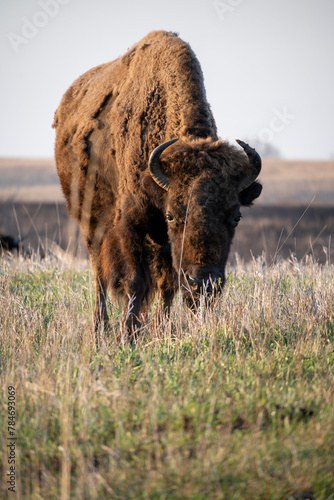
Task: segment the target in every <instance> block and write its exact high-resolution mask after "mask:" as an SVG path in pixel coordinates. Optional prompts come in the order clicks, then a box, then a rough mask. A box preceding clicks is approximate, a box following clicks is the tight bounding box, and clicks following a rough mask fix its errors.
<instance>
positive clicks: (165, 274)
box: [53, 31, 262, 339]
mask: <svg viewBox="0 0 334 500" xmlns="http://www.w3.org/2000/svg"><path fill="white" fill-rule="evenodd" d="M53 126H54V127H55V128H56V146H55V157H56V163H57V171H58V175H59V178H60V182H61V185H62V189H63V192H64V195H65V198H66V202H67V209H68V212H69V214H70V215H71V216H72V217H74V218H75V219H76V220H78V222H79V224H80V228H81V232H82V235H83V237H84V239H85V241H86V244H87V248H88V251H89V254H90V258H91V263H92V267H93V271H94V275H95V281H96V305H95V313H94V314H95V331H96V332H98V331H99V330H100V328H101V327H103V328H104V329H108V315H107V311H106V293H107V288H108V287H109V288H110V289H111V290H112V292H113V293H114V294H115V295H116V296H117V297H121V298H123V299H124V302H125V314H124V320H125V331H126V332H127V334H128V335H129V337H130V338H131V339H133V338H135V337H136V334H137V333H138V330H139V328H140V317H141V310H142V306H143V304H144V303H145V302H146V303H148V302H149V301H150V299H151V298H152V296H153V294H154V293H155V292H156V291H157V290H158V291H159V292H160V296H161V299H162V301H163V304H164V306H165V307H166V308H167V309H169V307H170V305H171V302H172V300H173V297H174V295H175V293H176V291H177V290H178V288H179V286H180V285H181V288H182V290H183V295H184V298H185V301H186V303H187V304H188V305H189V306H191V307H192V306H193V305H194V304H195V303H196V300H197V299H198V297H199V296H200V294H201V293H202V292H203V290H206V293H209V294H210V293H212V294H214V293H215V292H216V291H219V290H221V288H222V287H223V285H224V281H225V266H226V261H227V257H228V254H229V250H230V246H231V242H232V239H233V236H234V232H235V228H236V226H237V224H238V222H239V220H240V218H241V213H240V206H241V205H246V206H250V205H251V204H252V203H253V201H254V199H255V198H257V197H258V196H259V195H260V193H261V189H262V186H261V184H260V183H259V182H257V181H256V179H257V177H258V175H259V173H260V170H261V159H260V157H259V155H258V154H257V153H256V151H255V150H254V149H252V148H251V147H250V146H248V145H247V144H245V143H244V142H242V141H238V143H239V145H240V146H241V148H240V147H237V146H234V145H231V144H228V143H227V142H224V141H222V140H219V139H218V136H217V130H216V125H215V121H214V118H213V115H212V113H211V109H210V106H209V104H208V102H207V100H206V94H205V88H204V83H203V75H202V71H201V68H200V65H199V62H198V60H197V59H196V56H195V55H194V53H193V52H192V50H191V48H190V47H189V45H188V44H186V43H185V42H183V41H182V40H181V39H180V38H178V36H177V35H176V34H174V33H167V32H163V31H156V32H152V33H150V34H149V35H147V36H146V37H145V38H144V39H143V40H142V41H140V42H139V43H138V44H136V45H135V46H134V47H133V48H132V49H130V50H129V51H128V52H127V53H126V54H125V55H124V56H123V57H120V58H119V59H117V60H115V61H113V62H111V63H107V64H102V65H100V66H97V67H96V68H93V69H92V70H90V71H88V72H87V73H85V74H84V75H82V76H81V77H80V78H79V79H78V80H76V81H75V82H74V83H73V85H72V86H71V87H70V88H69V90H68V91H67V92H66V93H65V95H64V97H63V99H62V101H61V103H60V105H59V107H58V109H57V111H56V113H55V120H54V125H53Z"/></svg>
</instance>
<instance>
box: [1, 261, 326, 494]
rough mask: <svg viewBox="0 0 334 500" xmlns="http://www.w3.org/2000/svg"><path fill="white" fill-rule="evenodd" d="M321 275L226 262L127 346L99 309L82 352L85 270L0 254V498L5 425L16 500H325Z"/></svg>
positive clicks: (90, 289) (82, 264)
mask: <svg viewBox="0 0 334 500" xmlns="http://www.w3.org/2000/svg"><path fill="white" fill-rule="evenodd" d="M333 271H334V268H333V266H332V265H331V264H330V263H329V262H328V261H327V263H325V264H323V265H320V264H319V263H317V262H315V261H314V260H313V259H312V258H306V259H304V260H303V261H302V262H299V261H298V260H297V259H296V258H295V257H294V256H291V257H290V258H289V259H285V260H279V259H277V260H275V261H270V262H266V261H265V259H264V258H263V257H262V258H258V259H253V260H252V261H251V262H250V263H249V264H247V265H245V264H243V263H242V262H241V261H239V262H237V264H236V265H235V266H234V267H231V266H230V268H229V269H228V279H227V283H226V287H225V289H224V293H223V294H222V295H221V296H220V297H218V298H217V299H216V300H215V302H214V303H213V304H211V305H210V307H206V306H204V305H203V307H202V308H200V310H199V311H198V312H197V313H196V314H194V313H192V312H191V311H189V310H188V309H187V308H185V307H184V306H183V305H182V302H181V300H180V299H179V298H177V299H176V301H175V304H174V306H173V308H172V311H171V316H170V318H166V317H163V315H162V314H161V311H160V307H159V301H158V300H156V301H155V303H154V304H153V305H152V307H151V308H150V309H149V313H148V317H147V318H146V319H145V322H144V326H143V329H142V332H141V336H140V339H139V340H138V342H137V343H136V345H133V346H131V345H128V344H125V345H122V344H119V343H116V342H115V338H114V337H116V335H117V334H118V333H119V330H120V328H121V318H122V312H121V305H120V304H118V303H117V302H115V301H114V300H112V299H110V300H109V303H108V307H109V315H110V318H111V325H112V334H111V335H110V337H108V338H104V339H103V340H102V347H101V348H100V350H98V351H97V350H96V347H95V341H94V337H93V334H92V315H93V296H94V285H93V276H92V272H91V270H90V268H89V265H88V262H86V261H78V260H72V261H70V260H69V261H68V262H67V263H66V264H65V263H62V262H61V261H58V260H56V259H55V258H53V257H52V258H50V257H46V258H45V259H44V260H43V261H40V260H38V259H37V258H31V259H22V258H21V257H20V256H18V257H16V256H14V257H12V258H3V259H2V260H1V264H0V326H1V328H0V332H1V333H0V335H1V342H0V366H1V374H0V380H1V384H0V390H1V401H2V404H1V406H0V408H1V410H0V422H1V428H2V429H1V430H2V436H3V438H2V440H1V448H0V450H1V451H0V463H1V479H2V481H1V493H0V496H1V498H11V497H13V494H12V493H11V492H10V491H8V489H7V488H8V485H7V484H6V477H7V474H8V472H9V464H8V457H9V454H10V451H9V450H10V448H9V447H8V446H7V443H8V441H10V439H9V427H11V428H13V427H14V428H15V431H14V435H15V437H16V438H17V439H16V440H15V446H14V448H15V491H16V498H20V499H21V498H22V499H29V498H32V499H42V498H47V499H49V500H51V499H69V498H73V499H102V498H119V499H192V500H196V499H229V500H230V499H266V500H267V499H322V500H325V499H326V500H328V499H334V474H333V471H334V317H333V316H334V314H333V311H334V273H333ZM9 388H10V389H9ZM13 391H14V394H15V396H11V399H10V401H13V398H15V412H14V413H15V417H14V418H15V421H14V419H13V418H12V417H13V415H12V414H10V412H9V408H13V405H11V406H9V405H8V401H9V393H10V394H13ZM9 417H10V419H9ZM9 424H10V425H9ZM11 436H12V438H13V434H11ZM10 442H12V441H10Z"/></svg>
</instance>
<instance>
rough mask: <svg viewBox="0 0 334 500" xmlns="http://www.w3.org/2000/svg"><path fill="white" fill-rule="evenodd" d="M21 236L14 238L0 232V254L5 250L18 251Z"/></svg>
mask: <svg viewBox="0 0 334 500" xmlns="http://www.w3.org/2000/svg"><path fill="white" fill-rule="evenodd" d="M21 241H22V239H21V238H16V239H14V238H13V237H12V236H10V235H9V234H0V255H1V254H3V253H5V252H14V251H17V252H19V251H20V249H21V245H20V243H21Z"/></svg>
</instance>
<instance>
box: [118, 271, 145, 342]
mask: <svg viewBox="0 0 334 500" xmlns="http://www.w3.org/2000/svg"><path fill="white" fill-rule="evenodd" d="M147 289H148V287H147V284H146V279H145V272H144V270H143V268H142V266H137V268H136V272H135V276H134V279H133V280H131V281H130V282H128V283H127V286H126V287H125V292H126V297H125V300H126V301H127V302H126V303H127V308H126V309H125V311H124V326H125V335H126V338H127V339H128V340H129V341H130V342H131V343H133V342H134V341H136V340H137V339H138V336H139V331H140V329H141V327H142V324H141V315H142V313H143V302H144V301H145V299H146V295H147Z"/></svg>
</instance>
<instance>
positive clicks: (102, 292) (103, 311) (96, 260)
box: [90, 252, 110, 348]
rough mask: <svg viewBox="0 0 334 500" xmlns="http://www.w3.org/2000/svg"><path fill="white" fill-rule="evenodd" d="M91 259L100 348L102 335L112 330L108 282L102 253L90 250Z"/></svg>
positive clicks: (96, 332)
mask: <svg viewBox="0 0 334 500" xmlns="http://www.w3.org/2000/svg"><path fill="white" fill-rule="evenodd" d="M90 260H91V264H92V268H93V272H94V277H95V309H94V335H95V344H96V347H97V348H98V347H99V345H100V343H101V335H103V334H105V333H109V332H110V324H109V317H108V313H107V288H108V283H107V281H106V280H105V278H104V277H103V274H102V272H101V264H100V255H99V254H98V255H96V254H95V253H93V252H90Z"/></svg>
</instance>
